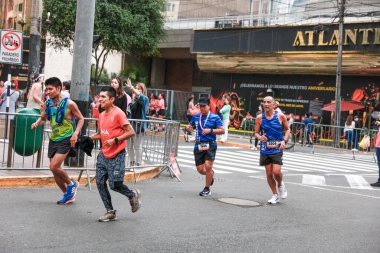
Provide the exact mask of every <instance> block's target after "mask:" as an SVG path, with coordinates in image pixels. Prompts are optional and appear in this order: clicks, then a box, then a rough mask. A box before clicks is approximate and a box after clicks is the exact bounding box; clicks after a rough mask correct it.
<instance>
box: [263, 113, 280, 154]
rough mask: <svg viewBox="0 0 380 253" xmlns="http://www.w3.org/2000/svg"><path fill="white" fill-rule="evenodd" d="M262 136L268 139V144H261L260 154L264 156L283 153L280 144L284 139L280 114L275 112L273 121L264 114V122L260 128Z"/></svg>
mask: <svg viewBox="0 0 380 253" xmlns="http://www.w3.org/2000/svg"><path fill="white" fill-rule="evenodd" d="M260 132H261V135H265V136H266V137H267V139H268V140H267V141H266V142H260V153H261V154H264V155H272V154H277V153H282V151H281V150H280V149H279V144H280V142H281V141H282V140H283V138H282V125H281V123H280V121H279V119H278V112H277V111H275V112H274V115H273V118H272V119H270V120H269V119H267V118H266V117H265V113H264V112H263V113H262V122H261V127H260Z"/></svg>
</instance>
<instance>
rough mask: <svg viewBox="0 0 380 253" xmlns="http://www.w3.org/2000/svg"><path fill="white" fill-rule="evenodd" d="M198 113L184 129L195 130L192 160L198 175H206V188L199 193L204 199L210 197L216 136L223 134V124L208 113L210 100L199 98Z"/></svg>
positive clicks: (214, 115) (218, 118)
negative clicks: (193, 159)
mask: <svg viewBox="0 0 380 253" xmlns="http://www.w3.org/2000/svg"><path fill="white" fill-rule="evenodd" d="M198 104H199V106H200V111H201V112H200V113H197V114H195V115H194V116H193V117H192V119H191V120H190V122H189V125H188V126H187V127H186V131H188V132H192V131H193V130H194V128H195V129H196V137H195V140H196V142H195V146H194V158H195V165H196V166H197V170H198V172H199V173H200V174H202V175H206V186H205V188H204V189H203V190H202V191H201V192H200V193H199V195H200V196H202V197H206V196H210V195H211V191H210V186H212V185H213V183H214V171H213V170H212V165H213V164H214V160H215V154H216V149H217V144H216V135H217V134H224V127H223V122H222V120H221V119H220V117H219V116H218V115H216V114H214V113H212V112H211V111H210V100H209V99H205V98H201V99H199V101H198Z"/></svg>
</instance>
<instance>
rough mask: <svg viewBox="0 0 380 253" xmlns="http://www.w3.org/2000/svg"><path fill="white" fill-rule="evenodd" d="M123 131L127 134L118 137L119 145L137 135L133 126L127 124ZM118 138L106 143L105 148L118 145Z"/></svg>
mask: <svg viewBox="0 0 380 253" xmlns="http://www.w3.org/2000/svg"><path fill="white" fill-rule="evenodd" d="M123 129H124V131H125V132H124V133H123V134H122V135H120V136H117V137H116V138H117V143H119V142H122V141H125V140H126V139H128V138H130V137H132V136H134V135H135V130H133V128H132V126H131V124H125V125H124V126H123ZM116 138H113V139H109V140H106V141H105V142H104V146H112V145H114V144H116V140H115V139H116Z"/></svg>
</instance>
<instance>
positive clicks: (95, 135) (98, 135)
mask: <svg viewBox="0 0 380 253" xmlns="http://www.w3.org/2000/svg"><path fill="white" fill-rule="evenodd" d="M100 137H101V136H100V129H99V130H98V132H97V133H95V134H93V135H91V136H90V138H91V140H93V141H96V140H100Z"/></svg>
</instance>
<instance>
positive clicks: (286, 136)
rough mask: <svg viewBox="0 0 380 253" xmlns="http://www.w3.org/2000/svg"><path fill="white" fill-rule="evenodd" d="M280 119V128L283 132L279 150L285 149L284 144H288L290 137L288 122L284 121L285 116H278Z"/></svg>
mask: <svg viewBox="0 0 380 253" xmlns="http://www.w3.org/2000/svg"><path fill="white" fill-rule="evenodd" d="M280 119H281V125H282V128H283V129H284V130H285V136H284V139H283V140H282V141H281V149H285V144H286V143H287V142H288V140H289V136H290V128H289V124H288V121H287V120H286V116H285V115H284V114H280Z"/></svg>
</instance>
